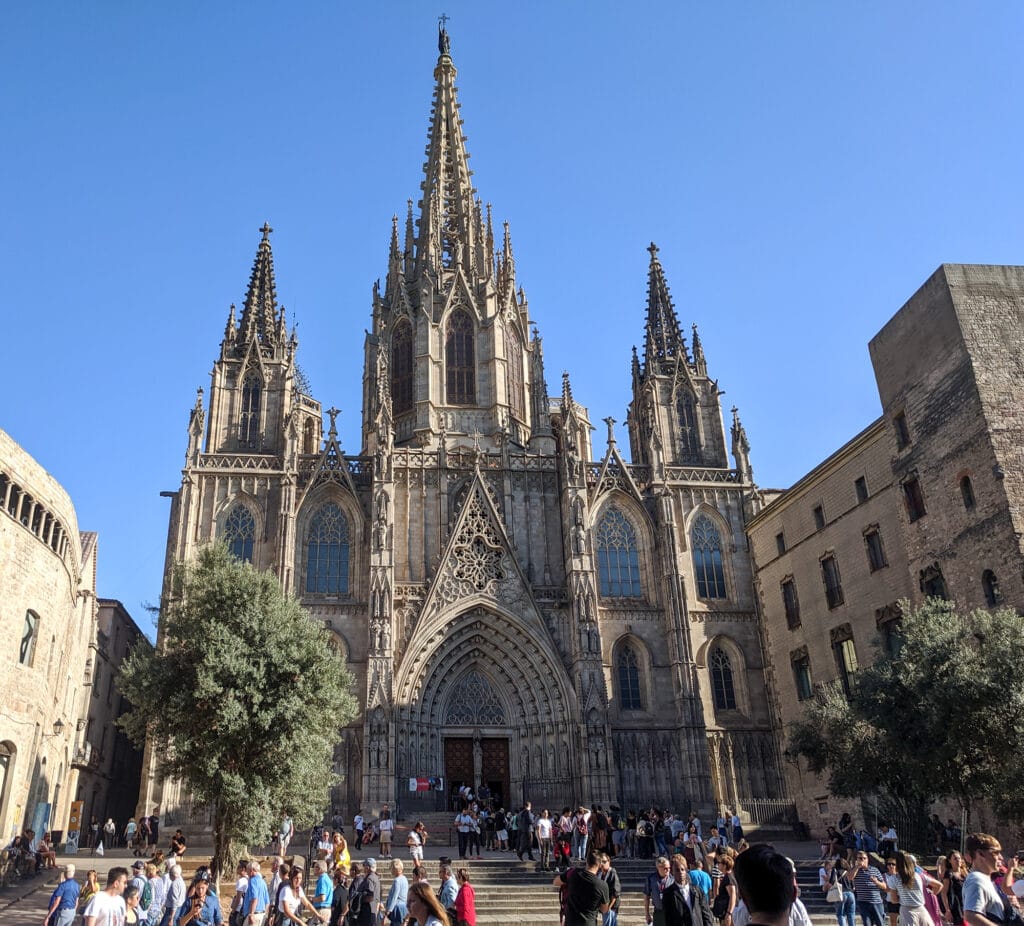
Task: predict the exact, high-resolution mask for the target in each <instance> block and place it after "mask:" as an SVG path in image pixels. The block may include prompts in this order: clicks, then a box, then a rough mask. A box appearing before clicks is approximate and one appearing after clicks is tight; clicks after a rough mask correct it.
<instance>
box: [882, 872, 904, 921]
mask: <svg viewBox="0 0 1024 926" xmlns="http://www.w3.org/2000/svg"><path fill="white" fill-rule="evenodd" d="M882 880H884V881H885V886H886V887H887V888H888V891H887V892H886V896H885V902H884V904H883V906H884V907H885V912H886V913H887V914H888V916H889V926H899V922H900V892H899V883H900V876H899V875H898V874H897V873H896V857H895V856H893V857H892V858H891V859H889V860H888V861H887V862H886V863H885V874H884V875H883V876H882Z"/></svg>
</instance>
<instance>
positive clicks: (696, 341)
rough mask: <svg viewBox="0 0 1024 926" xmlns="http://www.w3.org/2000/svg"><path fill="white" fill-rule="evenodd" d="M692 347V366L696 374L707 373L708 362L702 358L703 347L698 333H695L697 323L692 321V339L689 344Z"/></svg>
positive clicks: (704, 374)
mask: <svg viewBox="0 0 1024 926" xmlns="http://www.w3.org/2000/svg"><path fill="white" fill-rule="evenodd" d="M690 346H691V347H692V348H693V368H694V370H695V372H696V373H697V375H698V376H707V375H708V363H707V361H706V360H705V359H704V347H703V345H702V344H701V343H700V335H699V334H697V323H696V322H694V323H693V341H692V342H691V345H690Z"/></svg>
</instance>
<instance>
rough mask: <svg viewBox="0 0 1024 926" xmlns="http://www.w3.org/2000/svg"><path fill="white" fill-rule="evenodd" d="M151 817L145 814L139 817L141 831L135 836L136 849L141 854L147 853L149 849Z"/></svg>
mask: <svg viewBox="0 0 1024 926" xmlns="http://www.w3.org/2000/svg"><path fill="white" fill-rule="evenodd" d="M149 844H150V843H149V817H147V816H146V815H145V814H143V815H142V816H141V817H139V832H138V835H137V836H136V837H135V850H136V852H137V853H138V854H139V855H143V854H145V852H146V851H147V850H148V849H149Z"/></svg>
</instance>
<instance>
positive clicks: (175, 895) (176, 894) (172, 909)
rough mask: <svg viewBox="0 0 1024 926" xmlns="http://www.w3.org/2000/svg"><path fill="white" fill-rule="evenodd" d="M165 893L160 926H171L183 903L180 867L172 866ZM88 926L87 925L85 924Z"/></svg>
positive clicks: (183, 886) (182, 882)
mask: <svg viewBox="0 0 1024 926" xmlns="http://www.w3.org/2000/svg"><path fill="white" fill-rule="evenodd" d="M168 879H169V880H168V882H167V891H166V893H165V894H164V915H163V919H161V920H160V926H168V924H173V923H174V919H175V917H176V916H177V915H178V911H179V910H180V909H181V905H182V904H183V903H184V902H185V892H186V887H185V882H184V880H182V877H181V865H172V866H171V870H170V871H169V872H168ZM86 926H88V924H86Z"/></svg>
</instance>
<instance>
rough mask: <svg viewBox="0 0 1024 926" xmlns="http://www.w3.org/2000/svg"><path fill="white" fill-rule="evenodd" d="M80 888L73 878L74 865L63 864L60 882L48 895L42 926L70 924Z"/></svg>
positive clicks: (64, 925) (69, 925) (74, 912)
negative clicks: (48, 903) (48, 900)
mask: <svg viewBox="0 0 1024 926" xmlns="http://www.w3.org/2000/svg"><path fill="white" fill-rule="evenodd" d="M81 893H82V890H81V888H80V887H79V886H78V882H77V881H76V880H75V866H74V865H65V866H64V873H63V877H62V878H61V882H60V884H58V885H57V887H56V888H55V889H54V891H53V893H52V894H51V895H50V905H49V907H48V908H47V911H46V919H45V920H44V921H43V926H71V924H72V923H73V922H74V920H75V914H76V912H77V910H78V898H79V897H80V896H81Z"/></svg>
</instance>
